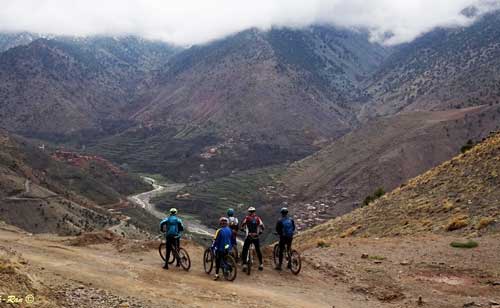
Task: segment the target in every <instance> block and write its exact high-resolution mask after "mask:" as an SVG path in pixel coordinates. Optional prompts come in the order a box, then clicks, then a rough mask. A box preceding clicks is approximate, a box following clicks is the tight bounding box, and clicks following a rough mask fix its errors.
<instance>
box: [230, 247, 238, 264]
mask: <svg viewBox="0 0 500 308" xmlns="http://www.w3.org/2000/svg"><path fill="white" fill-rule="evenodd" d="M231 256H233V258H234V260H235V261H236V262H238V259H239V258H238V247H236V246H233V249H231Z"/></svg>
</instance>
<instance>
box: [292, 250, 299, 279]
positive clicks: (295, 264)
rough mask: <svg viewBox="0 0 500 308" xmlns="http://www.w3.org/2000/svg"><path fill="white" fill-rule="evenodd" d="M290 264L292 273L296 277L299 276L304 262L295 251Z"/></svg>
mask: <svg viewBox="0 0 500 308" xmlns="http://www.w3.org/2000/svg"><path fill="white" fill-rule="evenodd" d="M290 264H291V268H290V270H291V271H292V273H293V274H294V275H298V274H299V273H300V270H301V268H302V261H301V260H300V253H299V252H298V251H297V250H295V249H293V250H292V253H291V255H290Z"/></svg>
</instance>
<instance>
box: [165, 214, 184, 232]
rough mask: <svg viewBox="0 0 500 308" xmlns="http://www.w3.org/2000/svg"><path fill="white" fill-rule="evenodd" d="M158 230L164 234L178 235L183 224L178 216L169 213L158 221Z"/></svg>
mask: <svg viewBox="0 0 500 308" xmlns="http://www.w3.org/2000/svg"><path fill="white" fill-rule="evenodd" d="M164 226H165V228H164ZM160 231H161V232H164V233H165V235H166V236H180V235H181V234H182V231H184V225H183V224H182V220H181V219H180V218H179V217H177V216H176V215H170V216H168V217H166V218H165V219H163V220H162V221H161V222H160Z"/></svg>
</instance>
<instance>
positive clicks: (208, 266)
mask: <svg viewBox="0 0 500 308" xmlns="http://www.w3.org/2000/svg"><path fill="white" fill-rule="evenodd" d="M213 267H214V254H213V252H212V249H210V247H209V248H207V249H205V252H204V253H203V268H204V269H205V273H207V274H210V273H211V272H212V269H213Z"/></svg>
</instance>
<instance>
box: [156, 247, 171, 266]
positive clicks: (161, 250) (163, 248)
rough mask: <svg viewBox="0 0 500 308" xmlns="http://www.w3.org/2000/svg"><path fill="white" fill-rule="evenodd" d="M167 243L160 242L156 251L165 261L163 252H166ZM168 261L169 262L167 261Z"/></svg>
mask: <svg viewBox="0 0 500 308" xmlns="http://www.w3.org/2000/svg"><path fill="white" fill-rule="evenodd" d="M166 247H167V244H166V243H161V244H160V246H158V252H159V253H160V257H161V259H162V260H163V261H165V258H166V257H165V254H166V253H167V251H166V249H167V248H166ZM169 263H170V262H169Z"/></svg>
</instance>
